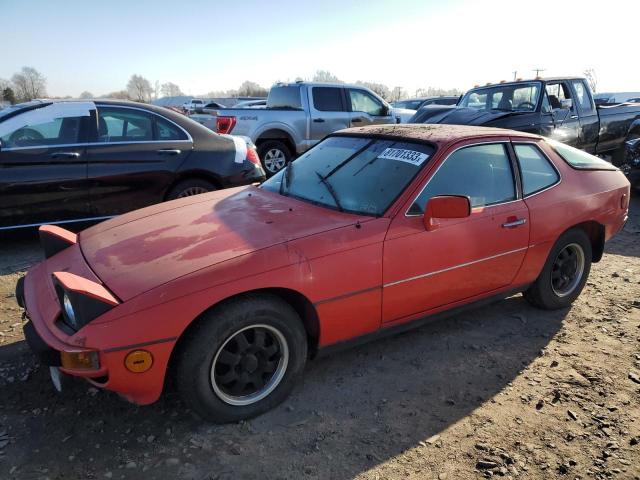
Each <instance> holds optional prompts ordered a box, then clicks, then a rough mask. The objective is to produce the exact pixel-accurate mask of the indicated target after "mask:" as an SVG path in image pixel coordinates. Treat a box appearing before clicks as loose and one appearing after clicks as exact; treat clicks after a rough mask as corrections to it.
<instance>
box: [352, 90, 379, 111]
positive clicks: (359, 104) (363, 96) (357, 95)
mask: <svg viewBox="0 0 640 480" xmlns="http://www.w3.org/2000/svg"><path fill="white" fill-rule="evenodd" d="M349 97H350V99H351V111H352V112H364V113H368V114H369V115H372V116H374V117H377V116H380V115H382V113H383V109H384V107H383V105H382V103H380V101H379V100H378V99H377V98H373V97H372V96H371V95H369V93H367V92H365V91H363V90H349Z"/></svg>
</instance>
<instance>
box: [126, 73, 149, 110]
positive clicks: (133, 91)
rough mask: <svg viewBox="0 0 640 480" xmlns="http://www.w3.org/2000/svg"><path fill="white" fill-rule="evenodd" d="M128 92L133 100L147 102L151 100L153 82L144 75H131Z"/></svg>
mask: <svg viewBox="0 0 640 480" xmlns="http://www.w3.org/2000/svg"><path fill="white" fill-rule="evenodd" d="M127 93H128V94H129V97H130V98H132V99H133V100H135V101H137V102H144V103H147V102H149V101H150V100H151V95H152V94H153V88H152V87H151V82H149V80H147V79H146V78H144V77H143V76H142V75H131V78H130V79H129V82H128V83H127Z"/></svg>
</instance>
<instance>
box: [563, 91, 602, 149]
mask: <svg viewBox="0 0 640 480" xmlns="http://www.w3.org/2000/svg"><path fill="white" fill-rule="evenodd" d="M569 84H570V85H571V90H572V93H573V98H574V99H575V103H576V107H577V108H578V113H579V117H580V118H579V122H580V132H579V142H580V149H581V150H584V151H586V152H589V153H595V151H596V145H597V143H598V133H599V130H600V121H599V118H598V112H597V111H596V106H595V104H594V103H593V99H592V98H591V92H590V90H589V87H588V86H587V84H586V82H585V80H583V79H575V80H571V81H570V82H569Z"/></svg>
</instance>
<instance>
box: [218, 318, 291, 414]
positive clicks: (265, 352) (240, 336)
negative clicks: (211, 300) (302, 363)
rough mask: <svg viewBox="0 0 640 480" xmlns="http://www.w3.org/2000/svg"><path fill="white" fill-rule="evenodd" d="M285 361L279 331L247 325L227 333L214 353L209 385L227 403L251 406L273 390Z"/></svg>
mask: <svg viewBox="0 0 640 480" xmlns="http://www.w3.org/2000/svg"><path fill="white" fill-rule="evenodd" d="M288 363H289V347H288V345H287V341H286V339H285V337H284V335H283V334H282V332H280V330H278V329H276V328H274V327H272V326H270V325H265V324H256V325H251V326H248V327H245V328H243V329H242V330H239V331H237V332H236V333H234V334H233V335H231V336H230V337H229V338H228V339H227V340H226V341H225V342H224V343H223V344H222V346H221V347H220V348H219V349H218V351H217V352H216V355H215V357H214V358H213V362H212V365H211V386H212V388H213V391H214V392H215V394H216V395H217V396H218V398H220V400H222V401H223V402H225V403H228V404H229V405H237V406H242V405H251V404H253V403H256V402H259V401H260V400H262V399H263V398H265V397H266V396H267V395H269V394H270V393H271V392H273V390H275V388H276V387H277V386H278V385H279V384H280V381H281V380H282V378H283V377H284V374H285V372H286V371H287V365H288Z"/></svg>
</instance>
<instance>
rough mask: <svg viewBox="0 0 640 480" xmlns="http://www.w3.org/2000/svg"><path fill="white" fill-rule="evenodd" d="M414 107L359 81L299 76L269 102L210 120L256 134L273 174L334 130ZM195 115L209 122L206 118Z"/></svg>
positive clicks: (227, 129) (394, 118)
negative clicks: (318, 80) (401, 105)
mask: <svg viewBox="0 0 640 480" xmlns="http://www.w3.org/2000/svg"><path fill="white" fill-rule="evenodd" d="M413 113H414V111H413V110H402V109H394V108H393V107H391V106H390V105H389V104H388V103H387V102H386V101H384V100H383V99H382V98H380V97H379V96H378V95H376V94H375V93H374V92H372V91H371V90H369V89H368V88H365V87H362V86H359V85H345V84H330V83H309V82H296V83H286V84H285V83H278V84H276V85H274V86H273V87H271V90H270V92H269V96H268V98H267V105H266V108H260V109H252V108H227V109H224V110H220V111H219V112H217V116H214V117H209V119H208V120H206V121H207V122H210V123H213V122H214V121H215V123H216V125H215V127H214V129H215V130H216V131H218V132H219V133H232V134H234V135H244V136H247V137H249V138H251V140H252V141H253V142H254V143H255V144H256V145H257V147H258V153H259V155H260V159H261V160H262V163H263V165H264V168H265V171H266V172H267V175H273V174H274V173H276V172H277V171H278V170H280V169H282V168H283V167H284V166H285V165H286V164H287V163H288V162H289V161H290V160H291V159H292V158H293V157H294V156H295V155H299V154H301V153H303V152H305V151H306V150H308V149H309V148H311V147H312V146H314V145H315V144H316V143H318V142H319V141H320V140H322V139H323V138H324V137H326V136H327V135H329V134H330V133H333V132H335V131H337V130H340V129H343V128H349V127H360V126H364V125H371V124H385V123H402V122H406V121H407V119H408V118H410V117H411V116H412V115H413ZM192 117H193V116H192ZM194 120H196V121H199V122H200V123H203V124H205V125H207V123H205V119H202V118H194ZM207 126H210V125H207ZM211 127H212V125H211V126H210V128H211Z"/></svg>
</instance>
